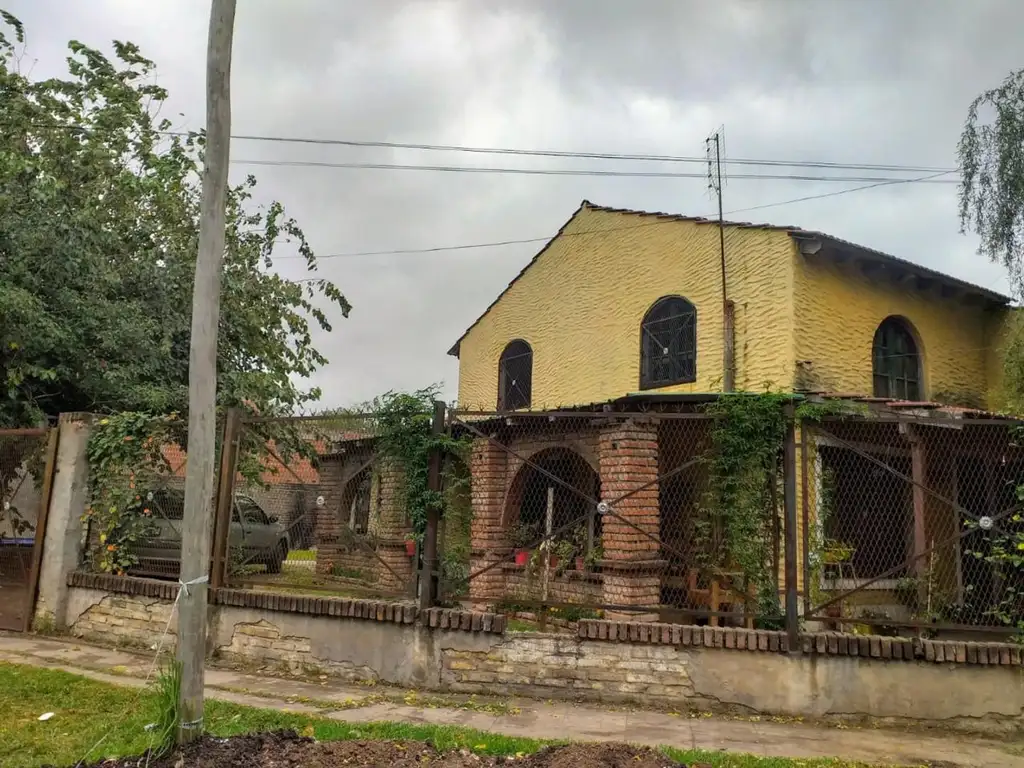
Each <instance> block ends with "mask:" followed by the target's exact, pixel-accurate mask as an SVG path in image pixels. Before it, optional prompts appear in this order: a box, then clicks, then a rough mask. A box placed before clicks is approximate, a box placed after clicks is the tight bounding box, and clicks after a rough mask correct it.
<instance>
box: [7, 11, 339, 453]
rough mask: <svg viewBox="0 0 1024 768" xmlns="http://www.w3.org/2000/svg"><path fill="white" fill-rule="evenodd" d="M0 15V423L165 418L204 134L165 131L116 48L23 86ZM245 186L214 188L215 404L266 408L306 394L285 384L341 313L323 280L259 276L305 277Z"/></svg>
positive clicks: (152, 87) (184, 393)
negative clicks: (283, 254) (222, 242)
mask: <svg viewBox="0 0 1024 768" xmlns="http://www.w3.org/2000/svg"><path fill="white" fill-rule="evenodd" d="M3 20H4V22H5V23H6V28H7V29H8V34H6V35H4V34H2V33H0V307H3V311H2V312H0V426H12V425H13V426H24V425H34V424H38V423H41V422H42V421H43V420H44V418H46V417H47V416H50V417H52V416H54V415H56V414H58V413H62V412H72V411H94V412H96V411H98V412H103V413H113V412H117V411H131V412H147V413H171V412H182V413H183V412H185V410H186V408H187V403H188V358H189V335H190V323H191V306H192V301H191V292H192V284H193V275H194V270H195V258H196V251H197V240H198V219H199V207H200V200H201V185H200V168H201V164H202V157H203V151H204V143H205V140H204V137H203V136H202V135H201V134H196V133H190V134H188V135H186V136H171V135H169V134H168V131H170V130H171V129H172V128H173V126H172V124H171V123H170V121H168V120H166V119H160V118H159V113H160V111H161V109H162V108H164V106H165V102H166V99H167V92H166V91H165V90H164V89H163V88H162V87H161V86H159V85H158V84H157V77H156V68H155V65H154V64H153V62H151V61H149V60H148V59H146V58H145V57H144V56H143V55H142V54H141V52H140V51H139V49H138V48H137V47H136V46H135V45H133V44H132V43H128V42H115V43H114V56H113V57H112V58H108V57H107V56H105V55H104V54H103V53H101V52H100V51H99V50H96V49H94V48H90V47H88V46H86V45H84V44H82V43H80V42H77V41H72V42H71V43H69V46H68V47H69V50H70V55H69V57H68V60H67V61H68V73H67V75H66V76H65V77H63V78H60V77H57V78H51V79H45V80H33V79H31V78H30V77H28V76H26V75H24V74H22V73H21V72H20V71H19V69H18V61H19V56H20V44H21V43H22V42H23V40H24V31H23V29H22V27H21V24H20V23H19V22H18V21H17V20H16V19H14V18H13V17H12V16H10V15H9V14H4V15H3ZM3 28H4V27H3V25H0V30H2V29H3ZM12 33H13V34H12ZM255 184H256V182H255V179H253V178H252V177H251V176H250V177H248V178H246V179H245V180H244V181H243V182H242V183H241V184H238V185H236V186H233V187H231V188H230V190H229V192H228V201H227V243H226V248H225V253H224V266H223V270H222V272H221V276H220V278H221V296H222V298H221V320H220V329H219V344H218V359H217V368H218V404H219V405H220V406H228V405H238V406H244V407H246V408H247V409H249V410H250V411H258V412H259V413H260V414H261V415H263V416H272V415H277V414H288V413H292V412H294V411H295V410H296V409H298V408H301V407H302V406H304V405H305V404H307V403H309V402H311V401H314V400H316V399H317V398H318V397H319V394H320V393H319V391H318V390H317V389H315V388H313V389H302V388H301V387H300V386H299V382H300V380H301V379H302V378H305V377H308V376H309V375H310V374H311V373H313V372H314V371H315V370H316V369H318V368H319V367H321V366H323V365H324V364H325V363H326V359H325V358H324V356H323V355H322V354H321V353H320V352H319V351H318V350H317V349H316V348H315V347H314V346H313V339H312V334H313V331H314V329H316V328H320V329H323V330H326V331H330V330H331V320H330V318H329V316H328V315H329V313H331V312H335V311H336V312H340V313H341V314H342V315H345V314H347V313H348V311H349V304H348V302H347V301H346V300H345V297H344V296H343V295H342V294H341V293H340V292H339V290H338V289H337V288H336V287H335V286H334V285H333V284H332V283H331V282H329V281H327V280H324V279H320V278H316V277H315V276H314V277H312V278H309V279H304V280H301V281H300V280H290V279H285V278H282V277H281V276H279V275H277V274H275V273H273V272H272V271H271V269H272V267H273V264H274V259H275V257H276V256H277V255H278V254H279V253H280V251H281V249H282V248H284V249H286V251H287V252H290V253H291V254H294V253H297V254H298V255H299V256H301V257H303V259H304V263H305V267H306V270H307V271H308V272H310V273H314V272H315V271H316V269H317V261H316V257H315V255H314V254H313V251H312V249H311V248H310V245H309V243H308V242H307V241H306V239H305V236H304V234H303V232H302V230H301V229H300V227H299V225H298V224H297V222H295V221H294V220H293V219H291V218H289V217H288V216H287V215H286V214H285V211H284V209H283V207H282V206H281V204H280V203H277V202H272V203H269V204H268V205H266V206H257V205H256V204H255V203H254V200H253V194H254V188H255ZM182 444H183V445H184V443H183V442H182Z"/></svg>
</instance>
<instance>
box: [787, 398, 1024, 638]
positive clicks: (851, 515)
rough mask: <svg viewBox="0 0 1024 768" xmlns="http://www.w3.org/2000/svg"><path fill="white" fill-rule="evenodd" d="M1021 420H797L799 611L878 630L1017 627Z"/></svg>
mask: <svg viewBox="0 0 1024 768" xmlns="http://www.w3.org/2000/svg"><path fill="white" fill-rule="evenodd" d="M1020 429H1021V423H1020V422H1013V421H1004V420H996V419H953V418H942V419H939V418H937V417H933V418H914V417H911V416H905V417H892V418H867V419H847V420H842V421H839V420H835V421H833V420H829V421H826V422H824V423H821V424H817V425H815V424H808V423H804V424H803V425H802V429H801V431H802V435H801V451H800V453H801V458H800V467H801V473H802V478H801V483H800V486H801V489H802V490H801V494H802V497H803V498H802V504H801V506H802V514H801V519H802V526H801V527H802V536H801V546H802V550H803V553H802V565H803V568H802V585H801V586H802V589H803V597H804V617H805V619H809V620H813V621H821V622H825V623H826V625H827V626H831V627H835V628H842V629H845V630H850V629H855V630H859V631H871V632H873V633H876V634H877V633H887V634H899V633H906V634H913V633H918V632H921V631H927V632H942V631H964V630H972V631H975V632H987V633H1019V632H1020V631H1021V629H1022V628H1024V517H1022V513H1024V507H1022V505H1021V499H1022V498H1024V450H1022V449H1021V445H1020V442H1019V438H1020V437H1021V434H1022V433H1021V431H1020Z"/></svg>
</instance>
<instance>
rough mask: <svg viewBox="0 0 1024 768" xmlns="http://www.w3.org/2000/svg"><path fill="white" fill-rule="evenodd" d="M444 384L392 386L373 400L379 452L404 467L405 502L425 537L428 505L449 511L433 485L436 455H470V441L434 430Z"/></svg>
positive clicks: (418, 534) (417, 534) (401, 488)
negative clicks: (412, 389) (407, 387)
mask: <svg viewBox="0 0 1024 768" xmlns="http://www.w3.org/2000/svg"><path fill="white" fill-rule="evenodd" d="M438 391H439V389H438V387H428V388H427V389H421V390H419V391H417V392H412V393H402V392H388V393H386V394H384V395H382V396H381V397H378V398H376V399H375V400H374V401H373V402H372V403H371V404H370V406H369V407H370V411H371V413H372V414H373V424H374V431H375V435H376V443H375V448H376V451H377V455H378V456H379V457H380V458H381V460H382V461H383V462H385V463H387V462H391V463H393V464H394V466H395V467H396V468H397V469H398V470H399V473H400V476H401V484H400V486H399V495H400V499H399V500H400V504H401V506H402V507H403V508H404V509H405V510H406V514H407V516H408V517H409V519H410V520H411V521H412V524H413V535H414V538H415V539H416V540H417V541H422V540H423V533H424V532H425V530H426V526H427V511H428V510H430V509H438V510H439V511H440V512H441V514H444V509H445V503H446V499H445V494H444V493H443V491H435V490H431V489H430V484H429V482H428V480H429V475H430V458H431V456H432V455H433V454H434V452H435V451H437V452H439V453H440V454H441V455H442V456H444V455H448V454H451V455H454V456H456V457H459V458H462V459H465V457H466V452H467V451H468V450H469V445H470V443H469V441H468V440H465V439H459V438H453V437H451V436H450V435H449V434H447V432H446V431H444V430H442V432H441V434H438V435H435V434H434V433H433V431H432V428H431V427H432V424H433V419H434V401H435V400H436V399H437V394H438Z"/></svg>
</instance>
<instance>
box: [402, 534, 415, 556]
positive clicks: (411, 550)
mask: <svg viewBox="0 0 1024 768" xmlns="http://www.w3.org/2000/svg"><path fill="white" fill-rule="evenodd" d="M405 554H406V555H408V556H409V557H416V539H415V538H413V537H412V536H407V537H406V539H405Z"/></svg>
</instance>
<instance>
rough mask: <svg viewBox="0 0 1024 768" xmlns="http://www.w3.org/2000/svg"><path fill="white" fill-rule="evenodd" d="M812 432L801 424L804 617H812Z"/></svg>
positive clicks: (805, 425)
mask: <svg viewBox="0 0 1024 768" xmlns="http://www.w3.org/2000/svg"><path fill="white" fill-rule="evenodd" d="M812 434H813V433H812V431H811V426H810V424H809V423H807V424H803V423H802V424H800V512H801V519H802V520H803V534H802V535H801V540H802V541H803V545H804V551H803V558H802V561H803V562H802V564H803V569H804V616H810V615H811V546H810V545H811V538H810V530H811V510H810V506H811V498H810V480H809V479H808V472H809V471H810V470H809V466H810V465H809V461H808V454H809V451H808V446H807V443H808V441H809V440H811V439H812ZM821 522H822V521H820V520H817V519H815V521H814V525H820V524H821Z"/></svg>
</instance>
